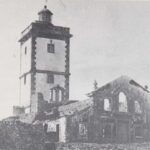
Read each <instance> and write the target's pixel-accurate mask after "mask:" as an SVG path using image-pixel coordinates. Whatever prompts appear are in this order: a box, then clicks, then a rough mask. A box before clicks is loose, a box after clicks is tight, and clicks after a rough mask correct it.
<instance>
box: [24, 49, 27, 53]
mask: <svg viewBox="0 0 150 150" xmlns="http://www.w3.org/2000/svg"><path fill="white" fill-rule="evenodd" d="M24 54H25V55H26V54H27V47H25V49H24Z"/></svg>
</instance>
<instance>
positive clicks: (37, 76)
mask: <svg viewBox="0 0 150 150" xmlns="http://www.w3.org/2000/svg"><path fill="white" fill-rule="evenodd" d="M52 15H53V13H52V12H51V11H50V10H49V9H47V6H44V8H43V9H42V10H41V11H40V12H39V13H38V16H39V19H38V21H36V22H33V23H31V24H30V25H29V26H28V27H27V28H26V29H25V30H24V31H23V32H22V33H21V38H20V40H19V42H20V103H21V106H23V107H25V108H29V111H30V112H35V113H36V112H38V107H39V106H38V105H39V104H38V102H39V100H38V99H39V97H40V98H41V97H42V99H43V100H44V101H46V102H47V103H63V102H65V101H68V100H69V76H70V69H69V67H70V58H69V55H70V38H71V34H70V31H69V28H67V27H61V26H55V25H53V23H52Z"/></svg>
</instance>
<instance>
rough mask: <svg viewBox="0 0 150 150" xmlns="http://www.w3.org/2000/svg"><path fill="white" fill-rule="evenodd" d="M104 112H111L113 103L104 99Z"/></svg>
mask: <svg viewBox="0 0 150 150" xmlns="http://www.w3.org/2000/svg"><path fill="white" fill-rule="evenodd" d="M104 110H105V111H111V102H110V100H109V99H104Z"/></svg>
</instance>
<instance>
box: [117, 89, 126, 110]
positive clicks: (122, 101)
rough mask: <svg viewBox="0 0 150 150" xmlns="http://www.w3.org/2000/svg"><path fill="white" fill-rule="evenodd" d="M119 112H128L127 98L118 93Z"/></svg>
mask: <svg viewBox="0 0 150 150" xmlns="http://www.w3.org/2000/svg"><path fill="white" fill-rule="evenodd" d="M119 111H120V112H127V111H128V105H127V98H126V95H125V94H124V93H123V92H120V93H119Z"/></svg>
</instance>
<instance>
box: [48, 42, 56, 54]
mask: <svg viewBox="0 0 150 150" xmlns="http://www.w3.org/2000/svg"><path fill="white" fill-rule="evenodd" d="M47 52H48V53H54V52H55V46H54V44H52V43H50V44H47Z"/></svg>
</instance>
